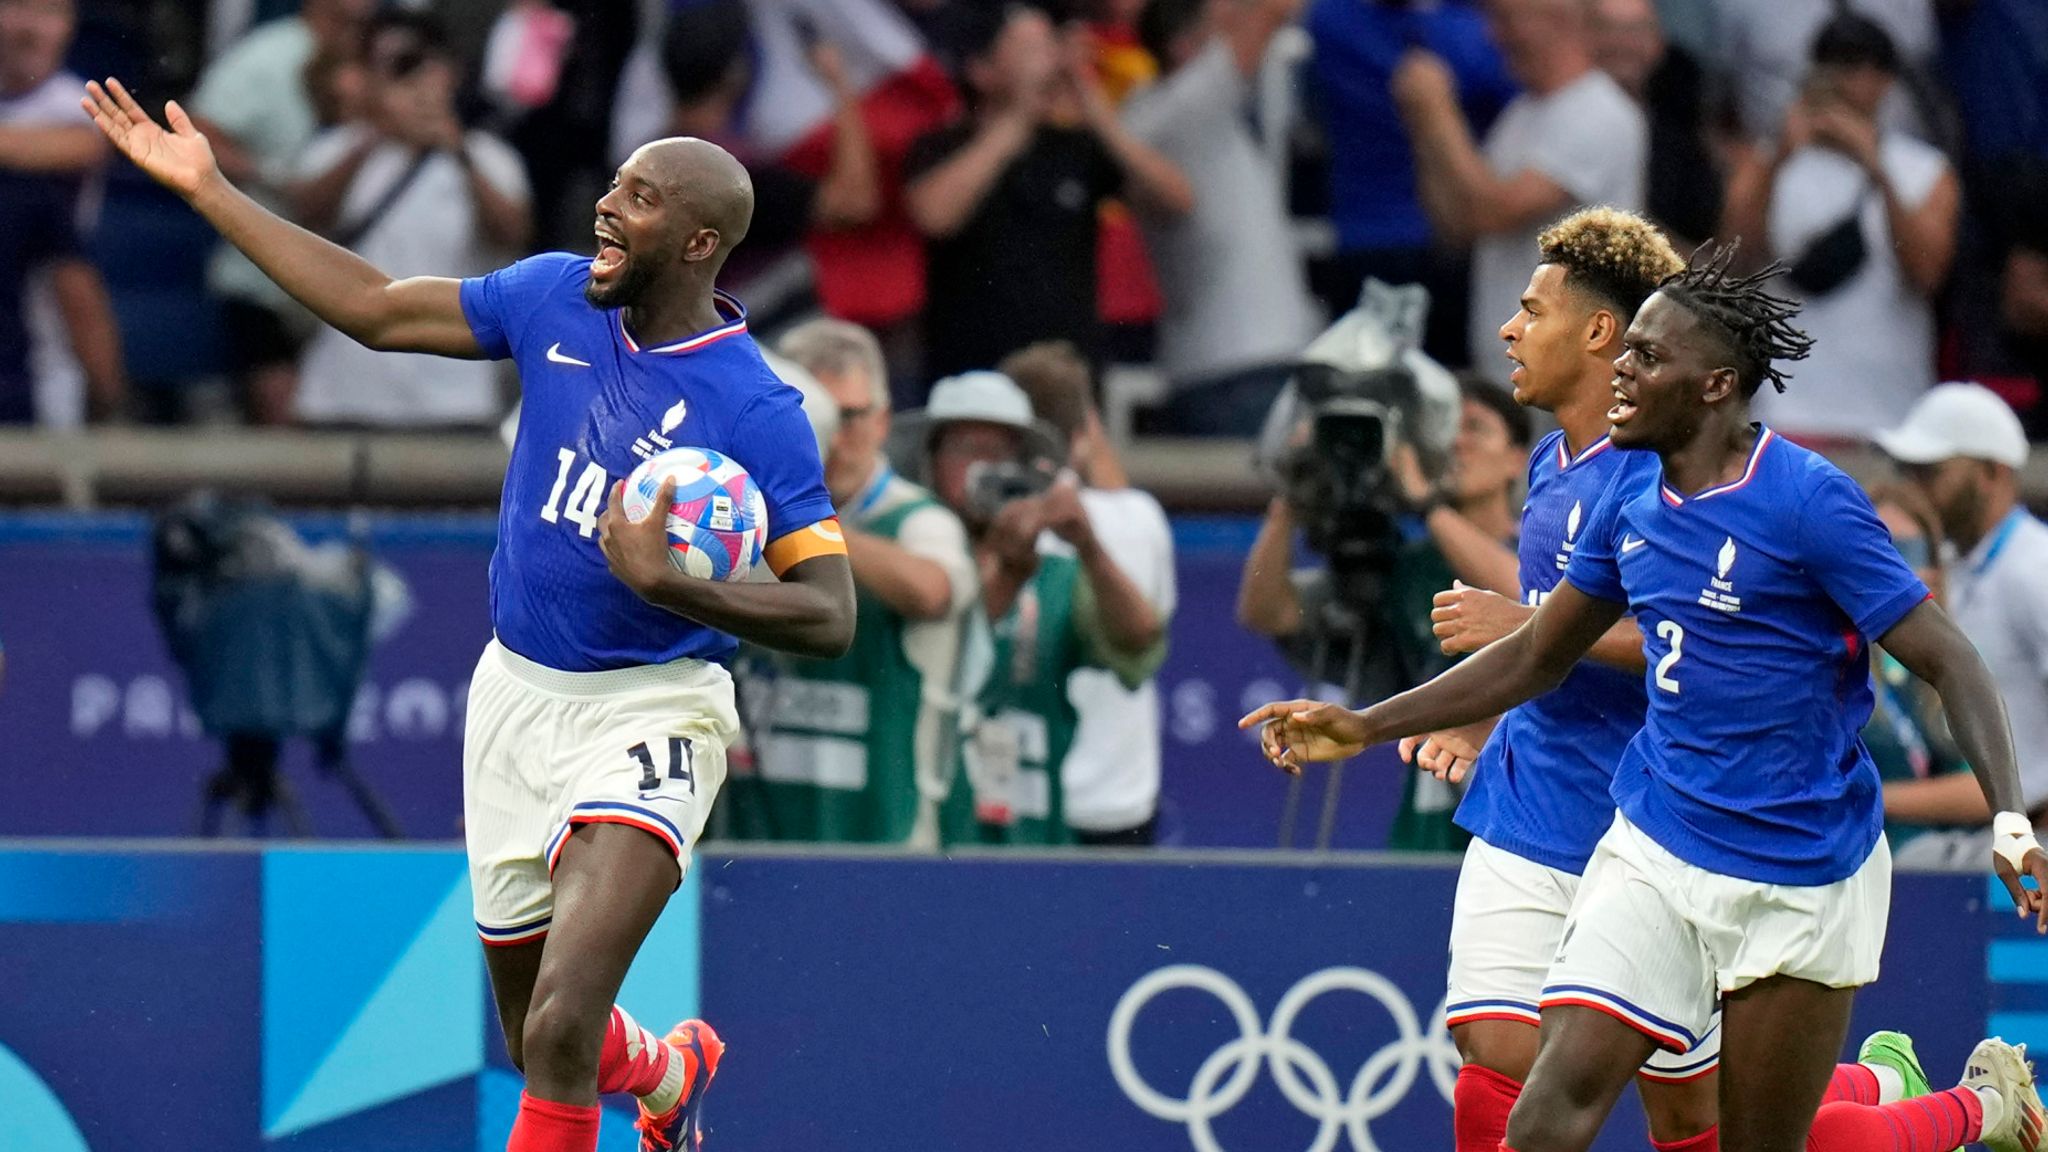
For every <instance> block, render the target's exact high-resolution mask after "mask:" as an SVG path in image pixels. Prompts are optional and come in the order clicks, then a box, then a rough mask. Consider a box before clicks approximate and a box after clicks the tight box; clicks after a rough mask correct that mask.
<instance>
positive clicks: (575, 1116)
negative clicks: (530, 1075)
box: [505, 1092, 599, 1152]
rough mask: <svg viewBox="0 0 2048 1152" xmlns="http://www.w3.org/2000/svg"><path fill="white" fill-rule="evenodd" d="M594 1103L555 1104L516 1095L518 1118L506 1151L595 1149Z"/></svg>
mask: <svg viewBox="0 0 2048 1152" xmlns="http://www.w3.org/2000/svg"><path fill="white" fill-rule="evenodd" d="M598 1115H599V1113H598V1108H597V1105H595V1104H590V1105H582V1104H557V1103H555V1102H554V1101H553V1100H537V1099H535V1098H533V1097H531V1096H528V1095H527V1094H526V1093H524V1092H521V1093H520V1094H519V1118H518V1119H517V1120H514V1121H513V1122H512V1139H511V1140H510V1141H508V1142H506V1144H505V1152H597V1120H598Z"/></svg>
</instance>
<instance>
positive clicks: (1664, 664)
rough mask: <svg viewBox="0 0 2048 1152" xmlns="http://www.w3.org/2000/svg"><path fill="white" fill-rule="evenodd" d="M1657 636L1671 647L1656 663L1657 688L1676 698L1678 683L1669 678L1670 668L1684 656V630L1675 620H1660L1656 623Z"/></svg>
mask: <svg viewBox="0 0 2048 1152" xmlns="http://www.w3.org/2000/svg"><path fill="white" fill-rule="evenodd" d="M1657 635H1658V636H1659V637H1660V638H1662V639H1663V640H1665V641H1667V642H1668V643H1669V644H1670V645H1671V651H1669V652H1666V653H1665V654H1664V658H1663V659H1662V660H1659V661H1657V687H1659V688H1662V689H1663V690H1665V691H1666V692H1669V693H1671V694H1672V695H1673V696H1676V695H1678V681H1676V680H1673V679H1672V678H1671V666H1672V665H1673V664H1676V663H1678V658H1679V657H1680V656H1682V655H1684V654H1685V629H1684V628H1681V627H1679V624H1678V621H1676V620H1660V621H1658V623H1657Z"/></svg>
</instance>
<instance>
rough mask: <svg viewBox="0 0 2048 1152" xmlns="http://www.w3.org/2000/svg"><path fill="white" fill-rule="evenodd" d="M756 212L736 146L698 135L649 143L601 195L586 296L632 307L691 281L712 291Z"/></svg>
mask: <svg viewBox="0 0 2048 1152" xmlns="http://www.w3.org/2000/svg"><path fill="white" fill-rule="evenodd" d="M753 218H754V182H753V179H752V178H751V177H749V176H748V175H747V170H746V168H745V167H744V166H743V165H741V164H740V162H739V161H738V160H736V159H734V158H733V155H732V153H730V152H727V151H726V150H725V149H723V148H720V147H719V146H718V145H716V144H713V143H711V142H710V141H709V140H699V139H697V138H695V137H690V136H673V137H669V138H668V139H665V140H656V141H654V142H653V143H651V144H644V145H642V146H641V147H640V148H639V149H638V150H636V151H635V152H634V153H633V154H632V155H631V156H629V157H627V158H626V162H625V163H624V164H621V165H619V171H618V175H617V176H616V177H615V178H614V179H613V181H612V187H611V188H610V190H608V191H607V192H606V193H605V194H604V196H603V197H602V198H601V199H599V200H598V202H597V240H598V258H597V259H596V260H595V261H593V262H592V264H591V279H590V284H589V286H588V288H587V289H586V290H585V295H586V296H588V298H589V299H590V302H591V303H593V304H595V305H597V306H598V307H600V308H628V307H634V306H636V305H639V304H641V303H643V302H645V301H646V299H647V298H648V296H649V294H650V293H656V294H661V295H666V294H668V293H669V292H671V291H673V290H675V289H676V288H677V287H679V286H680V284H681V283H684V282H694V283H696V284H697V287H698V289H699V290H701V291H702V292H705V293H708V292H709V291H710V288H711V281H712V280H714V279H715V278H716V277H717V275H718V272H719V270H720V269H721V268H722V267H723V266H724V265H725V258H726V257H727V256H728V255H730V254H731V252H732V249H733V246H734V245H736V244H738V243H739V242H740V241H741V240H743V239H745V238H746V235H747V227H748V225H749V224H751V223H752V222H753ZM678 277H681V278H682V280H681V281H678V280H677V278H678ZM663 285H669V287H668V288H664V287H662V286H663ZM686 295H692V296H693V297H694V295H695V293H686Z"/></svg>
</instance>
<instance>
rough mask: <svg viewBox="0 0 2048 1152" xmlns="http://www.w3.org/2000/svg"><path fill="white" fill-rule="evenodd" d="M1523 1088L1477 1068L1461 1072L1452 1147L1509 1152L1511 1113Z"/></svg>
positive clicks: (1453, 1106) (1459, 1150)
mask: <svg viewBox="0 0 2048 1152" xmlns="http://www.w3.org/2000/svg"><path fill="white" fill-rule="evenodd" d="M1521 1094H1522V1086H1521V1085H1520V1084H1519V1083H1517V1082H1515V1081H1514V1080H1511V1079H1509V1078H1507V1077H1506V1076H1503V1075H1501V1074H1500V1073H1498V1072H1495V1071H1494V1070H1493V1069H1491V1068H1481V1067H1480V1066H1479V1065H1477V1064H1467V1065H1465V1066H1464V1067H1463V1068H1460V1069H1458V1087H1457V1090H1456V1091H1454V1092H1453V1093H1452V1094H1451V1101H1452V1102H1451V1134H1452V1137H1453V1139H1452V1144H1453V1146H1454V1147H1455V1148H1456V1149H1457V1152H1496V1150H1497V1149H1505V1148H1506V1144H1505V1143H1504V1141H1506V1140H1507V1138H1508V1113H1509V1112H1511V1111H1513V1110H1514V1107H1515V1098H1516V1097H1518V1096H1520V1095H1521Z"/></svg>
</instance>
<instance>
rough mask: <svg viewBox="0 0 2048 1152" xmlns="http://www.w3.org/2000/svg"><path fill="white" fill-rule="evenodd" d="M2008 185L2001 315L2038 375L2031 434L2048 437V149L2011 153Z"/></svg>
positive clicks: (2028, 413)
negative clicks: (2046, 208) (2046, 206)
mask: <svg viewBox="0 0 2048 1152" xmlns="http://www.w3.org/2000/svg"><path fill="white" fill-rule="evenodd" d="M2001 167H2002V169H2003V171H2001V172H2000V173H1999V177H2000V179H2001V180H2002V181H2004V184H2005V191H2006V192H2007V193H2008V194H2007V195H2006V196H2003V197H2000V199H2003V200H2005V201H2006V208H2005V211H2004V212H2003V213H2001V215H2002V216H2003V217H2004V220H2003V224H2004V229H2003V231H2004V238H2005V259H2004V265H2003V267H2002V268H2001V269H2000V270H1999V276H2000V281H1999V295H1998V305H1999V318H2000V320H2001V321H2002V324H2001V327H2002V328H2003V329H2004V335H2005V336H2006V338H2007V339H2008V340H2009V341H2010V342H2011V350H2012V352H2013V354H2014V356H2015V358H2016V359H2017V360H2018V361H2019V362H2020V363H2021V364H2022V365H2024V366H2025V370H2026V371H2027V372H2030V373H2031V374H2032V375H2033V384H2034V394H2033V395H2032V396H2031V397H2029V398H2028V399H2029V400H2030V401H2031V402H2030V403H2028V404H2027V405H2026V406H2025V408H2024V410H2023V414H2022V418H2021V419H2022V423H2024V424H2025V425H2026V428H2027V433H2028V437H2029V438H2030V439H2032V440H2034V441H2036V442H2039V441H2042V440H2048V213H2043V212H2042V211H2041V205H2042V203H2043V202H2044V200H2043V198H2044V197H2048V149H2044V151H2043V152H2042V153H2041V154H2040V155H2038V156H2032V157H2009V158H2008V159H2007V161H2006V162H2005V163H2004V164H2003V165H2001Z"/></svg>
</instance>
